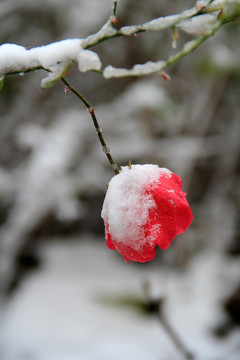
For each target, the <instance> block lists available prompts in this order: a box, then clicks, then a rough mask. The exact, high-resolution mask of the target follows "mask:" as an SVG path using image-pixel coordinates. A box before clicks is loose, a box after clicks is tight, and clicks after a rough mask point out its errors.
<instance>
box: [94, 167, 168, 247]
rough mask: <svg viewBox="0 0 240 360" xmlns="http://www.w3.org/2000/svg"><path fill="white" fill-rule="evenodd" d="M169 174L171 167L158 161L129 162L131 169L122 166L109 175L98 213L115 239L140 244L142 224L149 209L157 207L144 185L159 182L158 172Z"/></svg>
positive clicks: (142, 235)
mask: <svg viewBox="0 0 240 360" xmlns="http://www.w3.org/2000/svg"><path fill="white" fill-rule="evenodd" d="M171 174H172V172H171V171H170V170H168V169H165V168H159V167H158V166H157V165H151V164H147V165H132V166H131V169H130V168H129V167H128V166H124V167H122V168H121V172H120V174H119V175H116V176H114V177H113V178H112V179H111V181H110V182H109V186H108V190H107V193H106V197H105V200H104V203H103V209H102V214H101V216H102V218H103V219H104V221H105V223H108V224H109V232H110V233H111V236H113V237H114V239H115V240H118V241H120V242H127V244H128V245H131V246H132V248H134V249H135V250H138V248H139V247H141V245H142V243H144V241H145V235H144V230H143V226H144V225H145V224H146V222H147V219H148V214H149V210H150V209H152V208H154V207H156V203H155V201H154V199H153V198H152V196H151V194H149V195H147V194H146V187H147V185H148V184H149V185H151V186H153V184H154V183H156V185H157V184H159V178H160V176H161V175H165V176H166V175H167V176H169V177H170V176H171ZM126 234H127V237H126ZM136 238H138V242H136V241H135V239H136ZM129 241H131V243H130V242H129Z"/></svg>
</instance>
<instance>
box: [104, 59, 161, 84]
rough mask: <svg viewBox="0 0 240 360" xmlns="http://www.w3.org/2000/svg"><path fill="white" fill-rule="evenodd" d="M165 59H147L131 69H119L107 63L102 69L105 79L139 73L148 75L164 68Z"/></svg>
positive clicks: (137, 74) (138, 74) (139, 74)
mask: <svg viewBox="0 0 240 360" xmlns="http://www.w3.org/2000/svg"><path fill="white" fill-rule="evenodd" d="M165 64H166V61H163V60H159V61H156V62H154V61H148V62H146V63H145V64H136V65H134V66H133V67H132V69H120V68H115V67H113V66H111V65H108V66H107V67H106V68H105V69H104V70H103V76H104V77H105V78H106V79H109V78H111V77H122V76H141V75H149V74H152V73H155V72H160V71H162V70H163V69H164V67H165Z"/></svg>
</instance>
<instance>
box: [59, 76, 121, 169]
mask: <svg viewBox="0 0 240 360" xmlns="http://www.w3.org/2000/svg"><path fill="white" fill-rule="evenodd" d="M62 81H63V83H64V84H65V86H67V88H68V90H70V91H72V92H73V93H74V94H75V95H76V96H77V97H78V98H79V99H80V100H81V101H82V102H83V103H84V105H85V106H86V107H87V109H88V112H89V114H90V115H91V118H92V121H93V124H94V126H95V129H96V132H97V135H98V138H99V141H100V143H101V145H102V149H103V152H104V153H105V154H106V156H107V158H108V160H109V162H110V164H111V166H112V168H113V170H114V172H115V174H116V175H118V174H119V169H118V166H117V163H116V162H115V161H114V159H113V157H112V155H111V153H110V148H109V147H108V146H107V144H106V142H105V140H104V137H103V134H102V129H101V127H100V126H99V123H98V120H97V118H96V115H95V111H94V108H93V107H92V106H91V105H90V104H89V102H88V101H87V100H86V98H85V97H84V96H83V95H82V94H81V93H80V92H79V91H77V90H76V89H75V88H74V87H73V86H72V85H70V84H69V82H68V81H67V80H66V79H65V78H62Z"/></svg>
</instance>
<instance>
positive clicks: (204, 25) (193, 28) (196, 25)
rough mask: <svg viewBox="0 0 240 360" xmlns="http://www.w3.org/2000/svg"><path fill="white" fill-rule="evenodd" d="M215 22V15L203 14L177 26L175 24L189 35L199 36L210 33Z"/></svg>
mask: <svg viewBox="0 0 240 360" xmlns="http://www.w3.org/2000/svg"><path fill="white" fill-rule="evenodd" d="M216 20H217V16H216V15H213V14H203V15H199V16H194V17H192V18H191V19H187V20H184V21H181V22H180V23H179V24H177V27H178V28H179V29H181V30H183V31H185V32H187V33H189V34H194V35H199V36H200V35H204V34H206V33H208V32H209V31H211V29H212V25H213V23H214V22H216Z"/></svg>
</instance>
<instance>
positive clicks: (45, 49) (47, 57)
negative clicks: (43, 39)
mask: <svg viewBox="0 0 240 360" xmlns="http://www.w3.org/2000/svg"><path fill="white" fill-rule="evenodd" d="M81 42H82V40H81V39H67V40H62V41H58V42H55V43H52V44H49V45H45V46H39V47H35V48H33V49H30V50H27V51H28V53H29V56H30V57H31V56H32V57H34V58H36V59H38V60H39V62H40V64H41V65H42V66H43V67H44V68H49V67H50V66H51V65H55V64H56V63H58V62H61V61H66V60H77V57H78V53H79V51H80V50H82V47H81Z"/></svg>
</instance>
